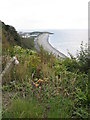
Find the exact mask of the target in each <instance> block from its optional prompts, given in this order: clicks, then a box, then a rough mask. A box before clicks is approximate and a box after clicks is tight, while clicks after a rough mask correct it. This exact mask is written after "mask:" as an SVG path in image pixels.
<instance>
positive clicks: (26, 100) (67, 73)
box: [2, 29, 88, 118]
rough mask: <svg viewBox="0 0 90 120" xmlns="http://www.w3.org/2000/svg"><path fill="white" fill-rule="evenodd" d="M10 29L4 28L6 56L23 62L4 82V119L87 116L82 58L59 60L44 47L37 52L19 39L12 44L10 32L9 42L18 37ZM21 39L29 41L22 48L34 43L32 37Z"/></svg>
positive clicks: (85, 85) (85, 80) (86, 90)
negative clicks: (18, 41) (15, 57)
mask: <svg viewBox="0 0 90 120" xmlns="http://www.w3.org/2000/svg"><path fill="white" fill-rule="evenodd" d="M8 32H10V31H8V30H6V29H4V32H3V38H4V39H3V40H4V41H3V42H4V44H5V45H4V46H5V48H7V50H6V51H5V56H7V53H8V56H9V57H10V56H13V55H16V56H17V58H18V60H19V61H20V63H19V65H18V66H14V67H13V68H12V69H11V71H10V72H9V74H8V75H6V76H4V78H3V81H2V84H3V87H2V90H3V118H8V117H9V118H17V117H18V118H26V117H28V118H35V117H37V118H42V117H43V118H87V117H88V105H87V103H88V99H87V95H88V76H87V74H86V73H84V70H83V71H81V69H82V66H83V67H84V63H83V62H82V59H81V58H83V57H81V58H80V60H81V61H79V60H78V61H77V60H76V59H74V58H72V59H69V58H67V59H61V58H58V59H56V58H55V56H53V55H52V54H48V52H46V51H44V50H43V49H42V48H41V51H40V53H37V52H34V51H32V50H30V49H26V48H22V47H20V46H17V44H19V43H17V42H16V41H14V43H13V44H12V45H10V42H9V41H8V40H9V39H7V37H8V34H9V38H10V41H11V40H12V41H13V40H14V37H15V36H13V35H11V33H8ZM22 42H23V43H25V42H26V43H25V45H24V46H23V47H29V46H28V45H29V44H30V43H31V47H30V48H33V40H32V41H28V39H27V40H26V39H23V40H22ZM81 53H82V52H81ZM5 58H6V57H5ZM84 61H85V59H84ZM3 62H4V63H5V62H6V61H5V60H4V61H3ZM4 63H3V64H4ZM84 68H85V67H84Z"/></svg>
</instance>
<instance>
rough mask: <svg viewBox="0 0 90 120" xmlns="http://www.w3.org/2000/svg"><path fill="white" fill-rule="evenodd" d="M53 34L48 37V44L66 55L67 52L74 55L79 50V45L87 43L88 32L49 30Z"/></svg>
mask: <svg viewBox="0 0 90 120" xmlns="http://www.w3.org/2000/svg"><path fill="white" fill-rule="evenodd" d="M50 32H53V33H54V34H52V35H50V38H49V42H50V44H51V45H52V46H53V47H55V48H56V49H57V50H59V51H60V52H62V53H64V54H65V55H67V56H69V55H68V51H69V52H70V53H71V54H72V55H74V56H75V55H76V53H77V50H80V44H81V42H82V41H83V43H84V44H86V43H88V30H50Z"/></svg>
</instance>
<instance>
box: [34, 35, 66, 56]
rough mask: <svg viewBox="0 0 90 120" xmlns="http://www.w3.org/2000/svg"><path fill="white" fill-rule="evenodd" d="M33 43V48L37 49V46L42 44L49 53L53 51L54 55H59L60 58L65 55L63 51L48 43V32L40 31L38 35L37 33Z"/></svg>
mask: <svg viewBox="0 0 90 120" xmlns="http://www.w3.org/2000/svg"><path fill="white" fill-rule="evenodd" d="M34 43H35V48H36V49H37V50H38V51H39V46H38V44H39V45H40V46H42V47H43V48H44V49H45V50H46V51H48V52H49V53H53V54H54V55H55V56H56V57H58V56H60V57H62V58H66V57H67V56H65V55H64V54H63V53H61V52H60V51H58V50H57V49H55V48H54V47H53V46H52V45H51V44H50V43H49V34H48V33H42V34H40V35H38V36H37V37H36V38H35V39H34Z"/></svg>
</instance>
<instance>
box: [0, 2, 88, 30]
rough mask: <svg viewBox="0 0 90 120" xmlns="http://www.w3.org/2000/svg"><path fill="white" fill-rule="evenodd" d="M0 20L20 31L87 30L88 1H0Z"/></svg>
mask: <svg viewBox="0 0 90 120" xmlns="http://www.w3.org/2000/svg"><path fill="white" fill-rule="evenodd" d="M0 20H1V21H3V22H5V23H6V24H9V25H12V26H14V27H15V28H16V29H17V30H22V29H25V30H27V29H72V28H74V29H77V28H79V29H87V28H88V0H0Z"/></svg>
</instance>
